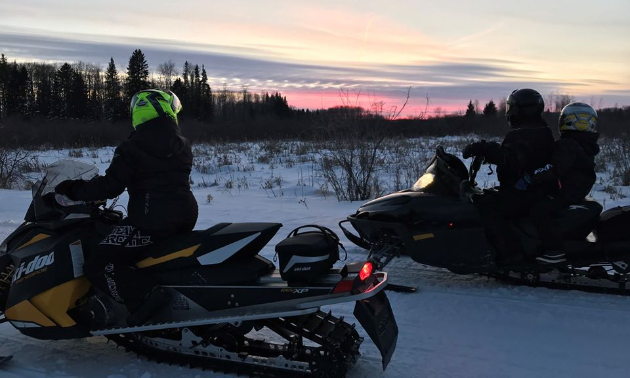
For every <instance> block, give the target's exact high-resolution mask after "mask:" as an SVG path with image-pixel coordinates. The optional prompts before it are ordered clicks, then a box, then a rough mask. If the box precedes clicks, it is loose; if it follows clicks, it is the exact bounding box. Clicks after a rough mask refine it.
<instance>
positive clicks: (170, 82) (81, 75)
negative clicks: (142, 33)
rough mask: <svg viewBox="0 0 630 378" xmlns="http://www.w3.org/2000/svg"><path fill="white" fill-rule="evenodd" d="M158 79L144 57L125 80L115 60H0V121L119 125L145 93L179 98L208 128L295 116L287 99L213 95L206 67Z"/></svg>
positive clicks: (134, 60)
mask: <svg viewBox="0 0 630 378" xmlns="http://www.w3.org/2000/svg"><path fill="white" fill-rule="evenodd" d="M158 73H159V76H158V78H157V79H155V78H154V77H153V76H152V75H150V72H149V65H148V63H147V60H146V58H145V56H144V53H143V52H142V51H141V50H139V49H137V50H135V51H134V52H133V53H132V54H131V57H130V58H129V62H128V65H127V69H126V72H125V75H121V74H120V72H119V70H118V68H117V67H116V63H115V62H114V59H113V58H112V59H110V61H109V63H108V65H107V68H106V69H105V70H104V71H103V70H102V68H101V67H100V66H99V65H96V64H92V63H85V62H77V63H73V64H70V63H63V64H50V63H17V62H15V61H14V62H9V60H8V58H7V57H6V56H5V55H4V54H2V55H1V56H0V119H2V118H7V117H11V116H23V117H43V118H45V119H75V120H86V121H100V120H107V121H112V122H116V121H118V120H121V119H125V118H127V117H128V111H129V109H128V106H129V105H128V104H129V101H130V99H131V97H132V96H133V95H134V94H135V93H137V92H138V91H140V90H142V89H148V88H158V87H159V88H162V89H166V90H172V91H173V92H175V93H176V94H177V95H178V97H179V98H180V100H181V101H182V103H183V105H184V106H183V110H182V113H181V116H182V117H184V118H189V119H196V120H200V121H205V122H211V121H213V120H215V119H216V120H234V119H243V118H248V117H249V118H255V117H257V116H270V117H277V118H281V117H288V116H291V115H292V114H293V112H292V109H291V108H290V107H289V104H288V102H287V99H286V97H284V96H282V94H280V93H278V92H276V93H267V92H263V93H250V92H249V91H248V89H247V88H246V87H243V89H242V90H241V91H232V90H228V88H227V87H226V86H225V85H224V86H223V87H222V88H220V89H218V90H216V89H215V91H214V92H213V89H212V88H211V86H210V85H209V83H208V75H207V72H206V69H205V67H204V66H203V65H202V66H201V67H199V65H198V64H194V65H193V64H191V63H189V62H186V63H184V66H183V69H182V71H181V75H180V74H179V72H178V70H177V69H176V67H175V64H174V63H173V62H172V61H168V62H165V63H162V64H160V65H159V66H158Z"/></svg>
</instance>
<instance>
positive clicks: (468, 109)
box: [466, 100, 477, 117]
mask: <svg viewBox="0 0 630 378" xmlns="http://www.w3.org/2000/svg"><path fill="white" fill-rule="evenodd" d="M475 114H477V113H476V112H475V105H474V104H473V102H472V100H470V102H469V103H468V107H466V117H472V116H474V115H475Z"/></svg>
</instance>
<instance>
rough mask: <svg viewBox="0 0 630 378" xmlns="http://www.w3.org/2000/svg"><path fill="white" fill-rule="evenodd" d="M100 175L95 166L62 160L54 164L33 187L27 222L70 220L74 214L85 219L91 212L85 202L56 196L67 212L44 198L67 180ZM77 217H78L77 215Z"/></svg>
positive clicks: (57, 201)
mask: <svg viewBox="0 0 630 378" xmlns="http://www.w3.org/2000/svg"><path fill="white" fill-rule="evenodd" d="M97 175H98V168H96V167H95V166H94V165H90V164H86V163H81V162H78V161H74V160H60V161H57V162H55V163H52V164H51V165H49V166H48V168H47V169H46V175H45V176H44V178H43V179H42V180H41V181H40V182H38V183H36V184H35V185H33V201H32V202H31V206H29V208H28V210H27V211H26V215H25V216H24V220H25V221H27V222H39V221H55V220H60V219H64V218H65V219H69V217H71V216H73V215H72V214H81V216H82V217H85V215H86V214H89V213H90V210H89V209H88V208H87V207H85V206H84V202H83V201H72V200H70V199H68V198H67V197H65V196H62V195H59V194H55V195H54V200H55V202H56V203H57V204H58V205H60V206H61V207H63V208H66V209H67V210H64V211H60V210H58V209H56V207H55V206H54V205H53V204H51V203H50V201H46V200H45V199H44V196H45V195H47V194H50V193H54V192H55V187H56V186H57V185H59V183H61V182H62V181H65V180H90V179H92V178H93V177H95V176H97ZM75 217H76V215H75Z"/></svg>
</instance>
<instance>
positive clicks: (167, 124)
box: [55, 89, 198, 326]
mask: <svg viewBox="0 0 630 378" xmlns="http://www.w3.org/2000/svg"><path fill="white" fill-rule="evenodd" d="M129 110H130V113H131V118H132V126H133V129H134V132H132V134H131V136H130V137H129V139H127V140H125V141H124V142H122V143H121V144H120V145H119V146H118V147H117V148H116V150H115V152H114V157H113V159H112V162H111V164H110V165H109V168H107V171H106V172H105V175H104V176H97V177H95V178H93V179H92V180H90V181H80V180H68V181H64V182H62V183H60V184H59V185H58V186H57V187H56V188H55V191H56V192H57V193H59V194H63V195H65V196H67V197H68V198H70V199H73V200H79V201H94V200H104V199H107V198H115V197H117V196H119V195H120V194H122V193H123V192H124V191H125V189H127V192H128V194H129V204H128V207H127V213H128V214H127V215H128V217H127V218H126V219H124V220H123V221H122V222H120V223H118V224H117V225H116V226H115V227H113V229H112V230H111V231H110V232H109V234H108V235H107V236H106V237H105V238H104V239H103V240H102V241H101V242H100V244H99V245H98V246H97V248H96V250H95V251H94V252H93V253H91V254H90V255H89V256H88V258H87V261H86V262H85V264H84V267H83V270H84V273H85V275H86V276H87V278H88V279H89V280H90V282H91V283H92V285H94V286H95V287H96V288H98V289H99V290H100V291H102V292H103V293H105V294H107V295H108V296H110V297H111V298H112V299H114V300H115V301H117V302H119V303H123V304H125V305H126V306H127V308H128V309H129V312H130V316H129V317H128V318H127V323H128V324H129V325H130V326H134V325H139V324H142V323H144V322H145V321H146V320H148V319H149V318H150V316H151V315H152V313H153V312H155V311H157V310H158V309H160V308H161V307H163V306H165V305H166V304H168V303H170V300H171V298H170V294H169V293H168V292H167V291H166V290H164V289H163V288H160V287H159V286H158V285H157V284H156V282H155V281H153V280H152V279H151V277H150V276H148V275H147V274H145V273H143V272H142V271H141V270H138V269H136V268H135V263H136V261H137V259H138V258H139V257H140V255H141V254H143V253H144V252H145V251H146V248H147V247H149V246H150V245H151V244H153V243H155V242H156V241H159V240H161V239H165V238H168V237H172V236H173V235H175V234H178V233H182V232H187V231H190V230H192V229H193V227H194V226H195V223H196V221H197V212H198V208H197V201H196V200H195V197H194V196H193V194H192V192H191V190H190V172H191V169H192V163H193V155H192V150H191V145H190V143H189V142H188V140H187V139H186V138H184V137H183V136H182V133H181V130H180V128H179V125H178V121H177V114H178V113H179V111H180V110H181V104H180V102H179V99H178V98H177V96H176V95H175V94H174V93H173V92H171V91H162V90H157V89H149V90H143V91H140V92H138V93H136V94H135V95H134V96H133V98H132V100H131V105H130V109H129ZM95 317H96V315H95V314H94V313H92V319H91V320H92V321H93V323H98V319H94V318H95ZM100 325H101V326H104V325H105V324H100Z"/></svg>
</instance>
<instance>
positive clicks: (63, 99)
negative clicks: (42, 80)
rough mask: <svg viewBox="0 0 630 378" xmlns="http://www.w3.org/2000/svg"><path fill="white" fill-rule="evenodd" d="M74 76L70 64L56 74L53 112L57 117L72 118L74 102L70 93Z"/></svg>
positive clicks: (66, 64)
mask: <svg viewBox="0 0 630 378" xmlns="http://www.w3.org/2000/svg"><path fill="white" fill-rule="evenodd" d="M73 74H74V69H72V67H71V66H70V65H69V64H68V63H64V64H63V65H62V66H61V67H60V68H59V70H57V73H56V74H55V83H54V85H53V96H54V97H55V102H54V109H53V112H54V115H55V116H57V117H61V118H65V117H69V116H70V102H71V101H72V97H71V95H70V93H71V91H72V89H71V88H72V77H73Z"/></svg>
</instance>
